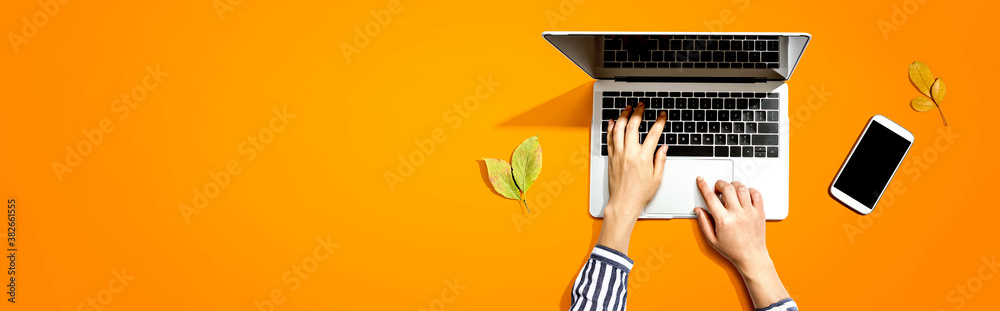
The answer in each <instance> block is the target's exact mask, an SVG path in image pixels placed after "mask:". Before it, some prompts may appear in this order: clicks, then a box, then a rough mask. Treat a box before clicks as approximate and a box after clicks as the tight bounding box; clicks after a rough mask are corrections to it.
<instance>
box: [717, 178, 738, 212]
mask: <svg viewBox="0 0 1000 311" xmlns="http://www.w3.org/2000/svg"><path fill="white" fill-rule="evenodd" d="M715 190H716V191H719V192H720V193H722V202H723V203H724V204H725V205H726V209H730V210H731V209H734V208H743V207H742V206H740V199H738V198H737V197H736V187H733V185H732V184H730V183H729V182H727V181H725V180H722V179H719V181H717V182H716V183H715Z"/></svg>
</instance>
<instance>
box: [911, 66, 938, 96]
mask: <svg viewBox="0 0 1000 311" xmlns="http://www.w3.org/2000/svg"><path fill="white" fill-rule="evenodd" d="M909 75H910V83H913V87H915V88H917V91H920V93H921V94H924V95H926V96H927V97H931V84H934V75H933V74H931V68H930V67H927V64H924V63H921V62H919V61H916V62H913V63H912V64H910V70H909Z"/></svg>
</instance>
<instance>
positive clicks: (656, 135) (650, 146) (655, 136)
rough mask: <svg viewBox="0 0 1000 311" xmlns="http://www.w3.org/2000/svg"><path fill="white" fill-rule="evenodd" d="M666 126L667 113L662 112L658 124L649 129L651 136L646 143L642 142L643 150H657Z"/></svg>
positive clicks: (648, 136)
mask: <svg viewBox="0 0 1000 311" xmlns="http://www.w3.org/2000/svg"><path fill="white" fill-rule="evenodd" d="M664 124H667V112H666V111H660V115H659V116H657V117H656V122H654V123H653V125H652V126H651V127H650V128H649V135H646V141H644V142H642V149H645V150H649V152H653V151H654V150H656V145H657V144H659V143H660V135H661V134H663V125H664Z"/></svg>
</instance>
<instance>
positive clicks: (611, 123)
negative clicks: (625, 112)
mask: <svg viewBox="0 0 1000 311" xmlns="http://www.w3.org/2000/svg"><path fill="white" fill-rule="evenodd" d="M614 128H615V120H614V119H608V133H607V134H606V135H607V140H608V143H607V145H608V157H613V156H614V155H615V148H614V145H615V144H614V138H615V136H614V135H612V134H614V132H615V131H614Z"/></svg>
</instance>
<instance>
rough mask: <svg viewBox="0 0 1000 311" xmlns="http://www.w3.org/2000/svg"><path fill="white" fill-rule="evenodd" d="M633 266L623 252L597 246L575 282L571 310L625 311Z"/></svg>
mask: <svg viewBox="0 0 1000 311" xmlns="http://www.w3.org/2000/svg"><path fill="white" fill-rule="evenodd" d="M632 264H633V261H632V259H629V258H628V256H625V254H622V253H621V252H618V251H616V250H613V249H610V248H608V247H605V246H602V245H597V246H595V247H594V250H593V251H592V252H590V259H588V260H587V263H586V264H584V265H583V269H581V270H580V273H579V274H578V275H577V276H576V281H574V282H573V291H572V297H571V298H572V300H573V304H572V305H570V307H569V310H570V311H577V310H610V311H623V310H625V301H626V300H627V298H628V293H627V286H628V273H629V271H631V270H632Z"/></svg>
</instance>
